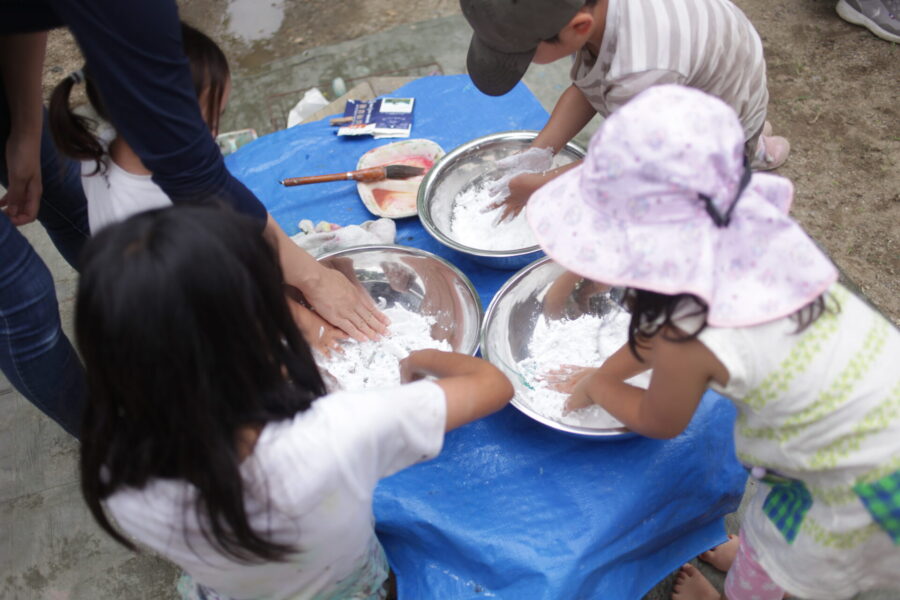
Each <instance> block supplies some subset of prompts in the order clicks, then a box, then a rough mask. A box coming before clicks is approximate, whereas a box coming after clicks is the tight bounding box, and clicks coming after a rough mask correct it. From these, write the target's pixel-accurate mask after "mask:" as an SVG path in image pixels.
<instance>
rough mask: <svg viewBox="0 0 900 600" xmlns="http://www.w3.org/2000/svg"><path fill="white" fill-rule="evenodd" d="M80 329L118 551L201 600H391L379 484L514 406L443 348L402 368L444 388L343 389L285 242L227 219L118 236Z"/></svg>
mask: <svg viewBox="0 0 900 600" xmlns="http://www.w3.org/2000/svg"><path fill="white" fill-rule="evenodd" d="M75 321H76V323H75V327H76V335H77V339H78V346H79V349H80V350H81V352H82V356H83V357H84V362H85V367H86V371H87V380H88V389H89V393H88V396H89V402H88V406H87V409H86V411H85V416H84V426H83V431H82V446H81V480H82V489H83V493H84V497H85V499H86V501H87V504H88V507H89V508H90V510H91V512H92V514H93V515H94V517H95V518H96V520H97V521H98V523H100V525H101V526H102V527H103V528H104V529H105V530H106V531H107V532H108V533H109V534H110V535H111V536H112V537H114V538H115V539H116V540H118V541H119V542H121V543H122V544H124V545H126V546H128V547H130V548H131V547H133V543H135V542H136V543H138V544H141V545H144V546H147V547H149V548H151V549H153V550H154V551H156V552H157V553H159V554H161V555H162V556H165V557H167V558H168V559H170V560H172V561H173V562H175V563H177V564H178V565H180V566H181V567H182V568H183V569H184V570H185V571H186V572H187V573H188V574H189V576H188V577H186V578H184V579H183V580H182V581H181V583H180V589H181V591H182V597H184V598H241V599H246V598H285V599H299V598H316V599H321V600H325V599H335V600H337V599H346V598H354V599H372V600H375V599H382V598H385V597H386V595H387V581H388V565H387V562H386V560H385V556H384V552H383V550H382V548H381V546H380V544H379V543H378V540H377V539H376V537H375V532H374V528H373V516H372V506H371V503H372V495H373V491H374V488H375V486H376V484H377V483H378V480H379V479H380V478H382V477H386V476H387V475H390V474H392V473H394V472H396V471H399V470H401V469H403V468H405V467H407V466H409V465H412V464H414V463H417V462H420V461H422V460H427V459H429V458H431V457H433V456H435V455H436V454H438V452H440V449H441V445H442V442H443V434H444V432H445V431H446V430H449V429H452V428H454V427H457V426H459V425H462V424H464V423H467V422H469V421H472V420H475V419H478V418H481V417H483V416H485V415H487V414H490V413H492V412H494V411H496V410H499V409H500V408H502V407H503V406H504V405H505V404H506V402H507V401H508V400H509V398H510V397H511V395H512V387H511V385H510V384H509V382H508V381H507V380H506V378H505V377H504V376H503V375H502V374H501V373H500V372H499V371H498V370H497V369H496V368H494V367H493V366H491V365H490V364H489V363H486V362H484V361H482V360H480V359H477V358H473V357H470V356H464V355H460V354H455V353H447V352H439V351H432V350H427V351H420V352H416V353H413V354H411V355H410V356H409V357H408V358H407V359H405V361H404V362H403V363H402V371H403V375H404V380H405V381H412V380H416V379H419V378H422V377H424V376H426V375H430V376H434V377H436V378H437V379H436V380H428V381H417V382H415V383H410V384H408V385H403V386H400V387H397V388H394V389H390V390H369V391H364V392H354V393H349V392H338V393H334V394H331V395H325V386H324V384H323V381H322V377H321V375H320V374H319V371H318V370H317V368H316V365H315V362H314V361H313V358H312V355H311V352H310V349H309V346H308V345H307V344H306V342H305V341H304V339H303V337H302V336H301V334H300V332H299V331H298V329H297V327H296V325H295V323H294V320H293V319H292V317H291V313H290V309H289V308H288V306H287V301H286V299H285V295H284V292H283V289H282V273H281V270H280V267H279V264H278V260H277V257H276V255H275V252H274V250H273V248H272V246H271V245H270V244H269V243H267V241H266V240H265V239H264V238H263V237H261V236H260V235H259V232H258V228H257V226H256V224H255V223H253V222H252V221H251V220H250V219H247V218H245V217H241V216H238V215H236V214H234V213H232V212H230V211H226V210H221V209H214V208H199V207H171V208H165V209H159V210H153V211H148V212H144V213H141V214H138V215H135V216H133V217H131V218H129V219H128V220H126V221H124V222H122V223H119V224H116V225H111V226H109V227H107V228H105V229H104V230H103V231H101V232H100V233H99V234H98V235H97V236H96V237H94V238H93V239H92V240H91V241H90V242H89V244H88V246H87V248H86V250H85V253H84V257H83V269H82V276H81V280H80V282H79V288H78V297H77V307H76V318H75ZM113 523H115V524H116V525H115V526H114V525H113Z"/></svg>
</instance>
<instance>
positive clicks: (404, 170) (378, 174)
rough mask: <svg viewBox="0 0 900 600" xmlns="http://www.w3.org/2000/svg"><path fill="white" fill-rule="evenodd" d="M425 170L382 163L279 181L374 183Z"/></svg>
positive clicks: (289, 184) (301, 183)
mask: <svg viewBox="0 0 900 600" xmlns="http://www.w3.org/2000/svg"><path fill="white" fill-rule="evenodd" d="M424 172H425V169H423V168H422V167H413V166H410V165H382V166H380V167H369V168H368V169H360V170H358V171H348V172H346V173H332V174H330V175H310V176H308V177H290V178H288V179H282V180H281V181H280V182H279V183H281V185H283V186H292V185H304V184H307V183H324V182H326V181H346V180H348V179H351V180H353V181H363V182H366V183H372V182H374V181H384V180H385V179H409V178H410V177H415V176H417V175H421V174H422V173H424Z"/></svg>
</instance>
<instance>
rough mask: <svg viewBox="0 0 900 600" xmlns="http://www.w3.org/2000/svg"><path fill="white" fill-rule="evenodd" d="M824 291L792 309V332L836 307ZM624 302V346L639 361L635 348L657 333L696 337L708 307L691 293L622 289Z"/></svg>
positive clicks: (673, 339)
mask: <svg viewBox="0 0 900 600" xmlns="http://www.w3.org/2000/svg"><path fill="white" fill-rule="evenodd" d="M827 296H828V294H827V293H825V294H822V295H820V296H819V297H818V298H816V299H815V300H813V301H812V302H810V303H809V304H807V305H806V306H804V307H803V308H801V309H799V310H798V311H796V312H795V313H794V314H793V315H791V318H792V319H794V321H795V322H796V323H797V329H796V330H795V331H794V333H800V332H801V331H803V330H804V329H806V328H807V327H809V326H810V325H812V324H813V323H814V322H815V321H816V320H817V319H818V318H819V317H821V316H822V315H823V314H824V313H825V312H837V311H838V310H840V307H839V306H838V303H837V300H834V299H832V300H833V302H832V305H831V306H829V305H828V304H827V303H826V297H827ZM624 304H625V307H626V308H627V309H628V311H629V312H630V313H631V321H630V322H629V324H628V347H629V349H631V353H632V354H633V355H634V356H635V358H637V359H638V360H639V361H641V362H644V359H642V358H641V356H640V354H638V347H639V346H641V345H642V342H646V341H647V340H649V339H650V338H652V337H653V336H655V335H657V334H659V333H660V332H662V333H661V335H662V336H663V339H665V340H667V341H670V342H687V341H690V340H694V339H697V336H699V335H700V334H701V333H702V332H703V330H704V329H706V325H707V323H706V315H707V314H708V312H709V306H708V305H707V304H706V302H704V301H703V300H701V299H700V298H698V297H697V296H695V295H693V294H673V295H669V294H660V293H658V292H651V291H648V290H641V289H637V288H628V289H626V290H625V297H624ZM687 319H690V320H693V319H696V320H697V323H698V325H697V327H696V328H695V329H694V330H693V331H684V330H683V329H681V328H680V327H678V326H677V325H676V321H678V322H684V321H683V320H687Z"/></svg>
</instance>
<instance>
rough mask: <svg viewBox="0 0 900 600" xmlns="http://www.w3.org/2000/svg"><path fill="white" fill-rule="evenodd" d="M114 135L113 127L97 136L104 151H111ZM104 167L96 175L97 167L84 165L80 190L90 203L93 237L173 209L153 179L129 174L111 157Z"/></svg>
mask: <svg viewBox="0 0 900 600" xmlns="http://www.w3.org/2000/svg"><path fill="white" fill-rule="evenodd" d="M115 135H116V134H115V131H114V130H113V129H112V128H111V127H108V126H102V127H101V128H100V130H99V131H98V132H97V139H98V140H99V141H100V143H101V144H102V145H103V147H104V149H108V148H109V144H110V142H111V141H112V140H113V139H114V138H115ZM103 163H104V165H105V168H103V169H101V170H100V171H98V172H96V173H94V171H95V170H96V167H97V164H96V163H95V162H94V161H92V160H89V161H82V163H81V187H82V188H84V196H85V198H87V202H88V224H89V226H90V228H91V235H95V234H96V233H97V232H98V231H100V230H101V229H103V228H104V227H106V226H107V225H109V224H110V223H118V222H119V221H124V220H125V219H127V218H128V217H130V216H131V215H134V214H137V213H139V212H144V211H145V210H151V209H154V208H163V207H165V206H171V205H172V201H171V200H170V199H169V197H168V196H167V195H166V193H165V192H164V191H162V188H160V187H159V186H158V185H156V184H155V183H153V180H152V179H151V177H150V175H135V174H134V173H129V172H128V171H126V170H125V169H123V168H122V167H120V166H119V165H117V164H116V163H115V162H114V161H113V160H112V158H110V156H109V154H107V155H106V156H104V157H103ZM92 173H93V174H92Z"/></svg>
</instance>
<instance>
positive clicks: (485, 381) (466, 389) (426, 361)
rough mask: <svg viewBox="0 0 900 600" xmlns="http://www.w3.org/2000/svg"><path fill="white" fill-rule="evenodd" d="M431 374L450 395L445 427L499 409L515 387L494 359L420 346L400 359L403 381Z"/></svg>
mask: <svg viewBox="0 0 900 600" xmlns="http://www.w3.org/2000/svg"><path fill="white" fill-rule="evenodd" d="M428 375H431V376H433V377H437V381H436V383H437V384H438V385H439V386H441V388H442V389H443V390H444V395H445V396H446V399H447V423H446V426H445V431H450V430H451V429H456V428H457V427H460V426H462V425H465V424H466V423H470V422H472V421H475V420H477V419H480V418H482V417H486V416H488V415H489V414H491V413H494V412H497V411H498V410H500V409H501V408H503V407H504V406H506V403H507V402H509V400H510V398H512V396H513V387H512V384H511V383H510V382H509V379H507V378H506V376H505V375H503V373H501V372H500V370H499V369H497V367H495V366H494V365H492V364H491V363H489V362H487V361H485V360H482V359H480V358H475V357H474V356H469V355H467V354H459V353H457V352H441V351H440V350H417V351H416V352H413V353H411V354H410V355H409V356H407V357H406V358H404V359H403V360H402V361H400V377H401V379H402V380H403V382H404V383H405V382H409V381H415V380H416V379H421V378H422V377H425V376H428Z"/></svg>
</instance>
